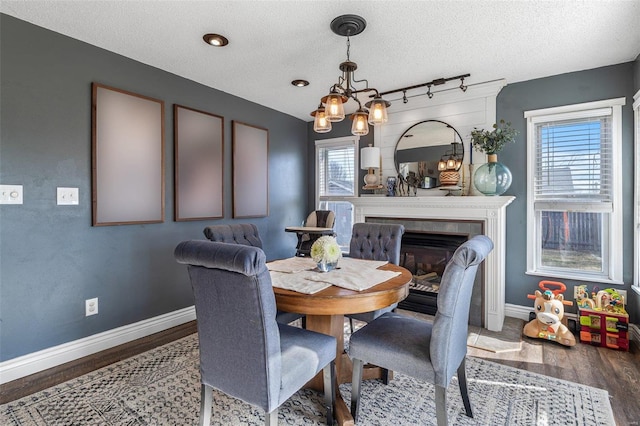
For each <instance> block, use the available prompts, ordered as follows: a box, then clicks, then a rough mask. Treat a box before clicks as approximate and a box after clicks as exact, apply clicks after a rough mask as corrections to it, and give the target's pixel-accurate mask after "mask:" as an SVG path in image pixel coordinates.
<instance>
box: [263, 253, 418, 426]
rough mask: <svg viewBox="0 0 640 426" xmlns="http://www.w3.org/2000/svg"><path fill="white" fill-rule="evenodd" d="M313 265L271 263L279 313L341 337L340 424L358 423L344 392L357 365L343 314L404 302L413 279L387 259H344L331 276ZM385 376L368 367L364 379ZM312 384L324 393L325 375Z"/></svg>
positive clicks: (338, 351)
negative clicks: (297, 315)
mask: <svg viewBox="0 0 640 426" xmlns="http://www.w3.org/2000/svg"><path fill="white" fill-rule="evenodd" d="M305 261H306V262H308V263H304V262H305ZM287 262H288V263H287ZM286 265H295V266H286ZM314 265H315V264H314V262H313V261H312V260H311V259H309V258H292V259H291V260H281V261H277V262H270V263H268V264H267V267H269V269H270V273H271V276H272V282H273V285H274V287H273V291H274V294H275V299H276V305H277V308H278V310H281V311H286V312H296V313H301V314H305V316H306V328H307V329H308V330H313V331H317V332H319V333H324V334H328V335H331V336H334V337H335V338H336V360H335V365H336V381H337V383H336V407H335V415H336V419H337V421H338V424H339V425H341V426H350V425H353V424H354V420H353V417H352V416H351V412H350V410H349V408H348V407H347V405H346V403H345V402H344V400H343V399H342V397H341V395H340V391H339V385H340V384H341V383H349V382H351V375H352V367H353V365H352V362H351V360H350V358H349V356H348V354H347V353H346V352H345V349H344V336H345V320H344V316H345V315H346V314H357V313H362V312H370V311H374V310H377V309H382V308H385V307H388V306H390V305H393V304H394V303H398V302H400V301H402V300H403V299H404V298H406V297H407V295H408V294H409V284H410V282H411V279H412V278H413V276H412V274H411V272H410V271H408V270H407V269H405V268H403V267H401V266H397V265H394V264H391V263H388V262H384V261H368V260H362V259H352V258H346V257H345V258H342V259H340V261H339V262H338V268H337V269H335V270H333V271H330V272H320V271H319V270H317V269H316V268H314ZM296 286H298V287H296ZM294 288H297V289H298V290H295V289H294ZM383 374H384V373H383V371H382V369H381V368H379V367H376V366H372V365H367V366H365V369H364V371H363V379H375V378H382V377H383ZM307 385H308V387H309V388H312V389H316V390H319V391H322V389H323V378H322V374H318V375H317V376H316V377H315V378H314V379H313V380H312V381H311V382H309V383H308V384H307Z"/></svg>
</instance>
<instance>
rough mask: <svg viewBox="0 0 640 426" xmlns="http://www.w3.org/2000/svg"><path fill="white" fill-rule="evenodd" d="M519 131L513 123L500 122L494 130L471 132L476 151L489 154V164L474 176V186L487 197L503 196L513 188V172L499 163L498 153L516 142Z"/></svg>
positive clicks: (479, 168)
mask: <svg viewBox="0 0 640 426" xmlns="http://www.w3.org/2000/svg"><path fill="white" fill-rule="evenodd" d="M517 134H518V131H517V130H516V129H514V128H512V127H511V123H505V121H504V120H500V122H499V123H496V124H494V125H493V130H478V129H474V130H472V131H471V145H472V146H473V148H474V149H475V150H476V151H479V152H484V153H485V154H487V163H486V164H483V165H481V166H480V167H478V169H477V170H476V171H475V173H474V174H473V184H474V185H475V187H476V189H478V191H480V192H482V193H483V194H485V195H502V194H504V192H505V191H506V190H507V189H509V187H510V186H511V180H512V176H511V170H509V168H508V167H507V166H505V165H504V164H502V163H499V162H498V155H497V154H498V152H500V151H502V149H503V148H504V146H505V145H506V144H508V143H513V142H515V141H516V135H517Z"/></svg>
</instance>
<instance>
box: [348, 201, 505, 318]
mask: <svg viewBox="0 0 640 426" xmlns="http://www.w3.org/2000/svg"><path fill="white" fill-rule="evenodd" d="M514 199H515V197H511V196H507V197H483V196H477V197H476V196H468V197H455V196H450V197H354V198H349V199H348V201H349V202H351V203H352V204H353V206H354V221H355V222H364V221H365V219H366V218H367V217H385V218H398V219H412V218H418V219H442V220H454V221H455V220H474V221H482V222H483V223H484V226H483V228H484V235H486V236H488V237H489V238H491V240H492V241H493V244H494V249H493V251H492V252H491V253H490V254H489V256H488V257H487V259H486V260H485V267H484V283H485V287H484V297H485V300H484V312H483V317H484V326H485V327H486V328H487V329H489V330H492V331H501V330H502V325H503V323H504V310H505V306H504V305H505V236H506V235H505V234H506V214H507V206H508V205H509V204H511V202H512V201H513V200H514Z"/></svg>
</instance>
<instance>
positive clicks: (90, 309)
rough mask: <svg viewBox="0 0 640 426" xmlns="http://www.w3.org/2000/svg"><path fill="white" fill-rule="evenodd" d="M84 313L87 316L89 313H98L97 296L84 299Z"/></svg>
mask: <svg viewBox="0 0 640 426" xmlns="http://www.w3.org/2000/svg"><path fill="white" fill-rule="evenodd" d="M84 308H85V314H84V316H86V317H88V316H90V315H96V314H97V313H98V298H97V297H94V298H93V299H87V300H85V301H84Z"/></svg>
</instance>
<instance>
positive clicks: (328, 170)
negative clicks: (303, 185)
mask: <svg viewBox="0 0 640 426" xmlns="http://www.w3.org/2000/svg"><path fill="white" fill-rule="evenodd" d="M354 164H355V146H354V144H353V143H350V144H348V145H342V146H340V145H333V146H326V147H318V185H319V195H320V196H321V197H322V196H354V195H355V184H354V173H355V172H354V169H355V167H354Z"/></svg>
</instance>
